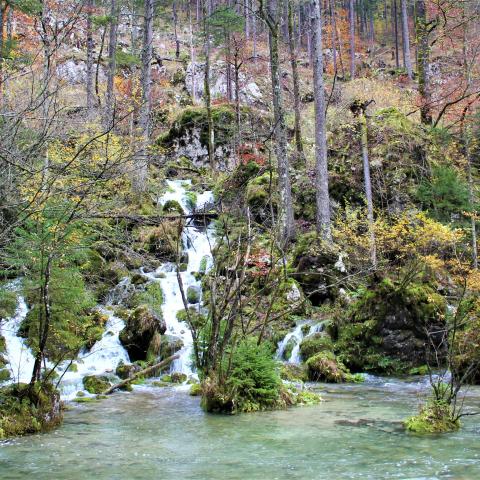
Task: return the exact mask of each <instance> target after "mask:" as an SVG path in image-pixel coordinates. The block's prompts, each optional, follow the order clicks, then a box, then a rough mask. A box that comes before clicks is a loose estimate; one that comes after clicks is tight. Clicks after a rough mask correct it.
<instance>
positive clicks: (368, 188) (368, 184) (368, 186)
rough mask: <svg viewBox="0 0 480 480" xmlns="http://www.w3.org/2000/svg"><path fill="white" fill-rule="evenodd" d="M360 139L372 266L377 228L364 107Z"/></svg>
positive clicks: (375, 256)
mask: <svg viewBox="0 0 480 480" xmlns="http://www.w3.org/2000/svg"><path fill="white" fill-rule="evenodd" d="M360 139H361V144H362V161H363V178H364V186H365V198H366V201H367V220H368V229H369V231H370V259H371V261H372V266H373V267H374V268H376V266H377V246H376V240H375V228H374V217H373V195H372V180H371V176H370V161H369V156H368V123H367V116H366V112H365V110H364V109H362V112H361V114H360Z"/></svg>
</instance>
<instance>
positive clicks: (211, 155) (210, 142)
mask: <svg viewBox="0 0 480 480" xmlns="http://www.w3.org/2000/svg"><path fill="white" fill-rule="evenodd" d="M201 1H202V17H203V49H204V53H205V74H204V77H203V86H204V99H205V109H206V111H207V128H208V139H207V147H208V161H209V163H210V167H211V168H212V169H214V170H215V168H216V165H215V131H214V126H213V116H212V97H211V94H210V22H209V11H208V10H207V1H209V0H201ZM209 8H210V7H209Z"/></svg>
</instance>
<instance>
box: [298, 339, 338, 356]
mask: <svg viewBox="0 0 480 480" xmlns="http://www.w3.org/2000/svg"><path fill="white" fill-rule="evenodd" d="M332 350H333V342H332V339H331V338H330V336H329V335H328V334H326V333H321V332H320V333H314V334H313V335H310V336H309V337H306V338H304V339H303V341H302V343H301V344H300V354H301V355H302V358H303V359H304V360H308V359H309V358H310V357H313V355H315V354H317V353H320V352H324V351H332Z"/></svg>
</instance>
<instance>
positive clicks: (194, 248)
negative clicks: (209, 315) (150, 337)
mask: <svg viewBox="0 0 480 480" xmlns="http://www.w3.org/2000/svg"><path fill="white" fill-rule="evenodd" d="M167 185H168V191H167V193H165V195H163V196H162V197H161V198H160V200H159V202H160V204H162V205H164V204H165V203H166V202H167V201H171V200H173V201H176V202H178V203H179V204H180V205H181V207H182V209H183V210H184V212H185V213H186V214H191V213H193V209H192V204H191V202H189V201H188V198H187V195H186V193H187V189H186V187H188V186H189V185H190V181H182V180H173V181H167ZM212 201H213V195H212V193H211V192H208V191H207V192H203V193H202V194H199V195H198V196H197V199H196V205H195V206H194V208H195V210H196V211H201V210H202V209H203V208H204V207H205V206H206V205H208V204H209V203H211V202H212ZM182 244H183V253H184V256H185V257H188V263H187V267H186V270H185V271H183V272H179V274H180V278H181V282H182V285H183V290H184V293H185V296H186V297H187V292H189V291H190V292H194V293H193V294H192V295H191V296H189V297H190V298H187V301H188V303H190V306H191V307H194V308H196V309H201V300H202V299H201V292H202V288H201V281H200V280H199V279H198V277H195V275H194V273H196V272H205V271H207V270H208V269H209V268H210V267H211V265H212V255H211V249H212V246H213V232H212V230H211V229H209V228H202V227H197V226H194V225H189V226H188V227H186V228H184V230H183V233H182ZM145 275H146V276H147V277H148V278H149V279H151V280H153V281H156V282H159V283H160V286H161V287H162V291H163V297H164V303H163V307H162V311H163V318H164V320H165V323H166V325H167V334H168V335H171V336H172V337H174V338H177V339H179V340H181V342H182V344H183V347H182V349H181V350H180V351H179V352H177V353H178V354H179V355H180V358H179V359H178V360H175V361H174V362H173V363H172V365H171V371H172V372H181V373H184V374H186V375H192V374H193V369H192V366H191V363H192V351H193V339H192V333H191V332H190V330H189V328H188V326H187V324H186V323H185V322H182V321H179V320H178V318H177V314H178V313H179V312H181V311H182V310H183V309H184V303H183V298H182V294H181V291H180V286H179V283H178V278H177V266H176V265H175V264H174V263H171V262H168V263H165V264H164V265H162V266H160V267H159V268H158V269H157V270H156V271H154V272H150V273H146V274H145Z"/></svg>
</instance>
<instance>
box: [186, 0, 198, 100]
mask: <svg viewBox="0 0 480 480" xmlns="http://www.w3.org/2000/svg"><path fill="white" fill-rule="evenodd" d="M188 22H189V27H190V62H191V64H192V103H193V104H194V105H195V104H196V103H197V60H196V57H195V46H194V44H193V25H192V10H191V8H190V4H189V5H188Z"/></svg>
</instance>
